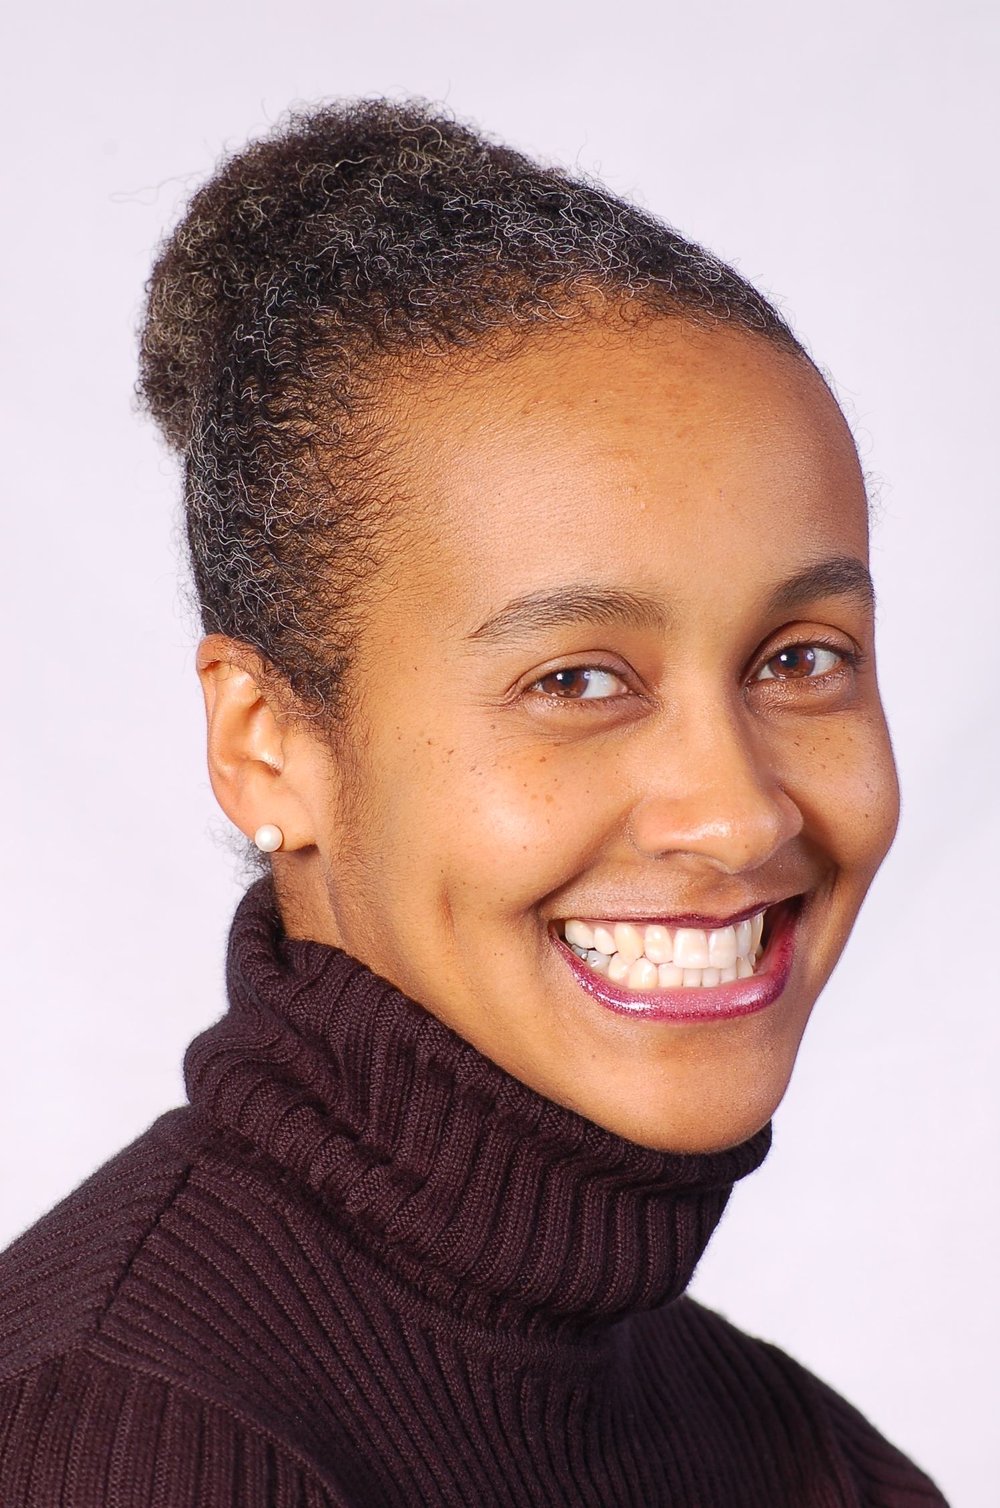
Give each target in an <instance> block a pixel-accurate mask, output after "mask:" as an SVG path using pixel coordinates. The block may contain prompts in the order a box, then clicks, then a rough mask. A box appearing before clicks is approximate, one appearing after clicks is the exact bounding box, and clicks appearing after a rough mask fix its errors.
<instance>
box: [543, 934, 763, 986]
mask: <svg viewBox="0 0 1000 1508" xmlns="http://www.w3.org/2000/svg"><path fill="white" fill-rule="evenodd" d="M567 946H569V947H570V948H571V949H572V951H573V952H574V953H575V954H576V956H577V958H579V959H580V960H581V961H582V962H584V963H586V964H588V965H589V967H590V968H592V969H593V970H594V972H595V973H597V974H602V975H606V976H607V978H608V979H610V980H611V982H612V983H613V984H620V985H624V986H626V987H627V988H628V989H632V990H638V991H642V990H656V989H660V990H668V989H712V988H714V986H716V985H719V984H732V983H733V982H734V981H736V980H737V979H749V978H750V977H751V975H752V974H753V973H754V968H755V965H756V964H757V963H758V962H759V960H760V957H761V954H762V953H763V951H764V950H763V947H759V948H758V949H757V951H756V953H755V954H754V957H753V958H752V959H750V958H737V960H736V963H735V965H734V966H733V967H731V968H728V969H682V968H680V967H678V965H677V964H674V963H661V964H654V963H650V961H649V960H648V959H646V958H639V959H637V960H636V961H635V963H628V962H626V960H625V959H624V958H622V956H621V954H620V953H612V954H611V956H610V957H609V956H608V954H607V953H599V952H597V950H596V949H594V948H590V949H587V948H579V947H577V946H576V944H575V943H569V944H568V945H567Z"/></svg>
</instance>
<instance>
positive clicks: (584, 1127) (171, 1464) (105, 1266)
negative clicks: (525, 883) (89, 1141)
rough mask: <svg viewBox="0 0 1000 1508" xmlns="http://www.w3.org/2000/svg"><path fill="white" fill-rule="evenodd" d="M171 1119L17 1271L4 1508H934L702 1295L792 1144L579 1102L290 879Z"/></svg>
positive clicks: (259, 920) (190, 1069) (821, 1396)
mask: <svg viewBox="0 0 1000 1508" xmlns="http://www.w3.org/2000/svg"><path fill="white" fill-rule="evenodd" d="M227 973H228V987H229V997H230V1008H229V1011H228V1013H227V1014H226V1015H225V1016H224V1017H223V1018H222V1020H221V1021H219V1022H218V1023H217V1024H216V1025H215V1026H213V1027H211V1028H210V1029H209V1030H208V1031H207V1032H205V1033H203V1034H202V1035H201V1036H200V1037H198V1038H197V1039H196V1040H195V1041H194V1042H193V1043H192V1045H191V1047H190V1049H189V1051H188V1054H187V1059H186V1064H185V1067H186V1077H187V1086H188V1095H189V1100H190V1103H189V1105H187V1106H185V1107H184V1108H183V1109H180V1110H175V1111H171V1112H169V1113H168V1114H167V1115H164V1116H162V1117H161V1118H160V1119H159V1120H158V1121H157V1122H155V1124H154V1125H153V1126H152V1127H150V1129H149V1130H148V1131H147V1132H146V1133H145V1134H144V1135H143V1136H142V1137H140V1138H139V1139H138V1141H136V1142H135V1143H134V1144H133V1145H132V1146H131V1147H129V1148H127V1149H126V1150H125V1151H123V1152H121V1153H120V1154H119V1155H118V1156H117V1157H116V1158H114V1159H113V1160H112V1161H111V1162H109V1163H107V1164H106V1165H105V1166H104V1167H103V1168H101V1169H100V1170H99V1171H98V1172H97V1173H95V1174H94V1175H93V1177H92V1178H90V1179H89V1180H88V1181H87V1182H86V1183H85V1184H83V1185H82V1186H81V1187H80V1188H79V1189H78V1190H77V1191H76V1192H75V1193H74V1194H73V1195H71V1196H70V1198H69V1199H67V1200H66V1201H65V1202H64V1203H63V1204H61V1205H60V1206H58V1207H57V1208H56V1209H55V1210H53V1211H52V1212H51V1213H50V1214H49V1215H47V1216H46V1217H45V1218H44V1219H43V1220H42V1221H40V1222H39V1223H38V1224H37V1225H36V1226H34V1227H33V1228H32V1229H31V1230H30V1231H28V1232H27V1233H26V1234H25V1235H24V1236H22V1237H21V1238H20V1239H19V1240H18V1241H17V1242H15V1244H14V1245H13V1246H12V1247H11V1248H10V1249H9V1250H8V1251H7V1252H6V1253H5V1254H4V1255H3V1257H2V1258H0V1334H2V1337H3V1340H2V1348H0V1505H2V1508H188V1505H190V1508H418V1505H422V1504H428V1505H438V1504H440V1505H449V1508H452V1505H454V1508H494V1505H495V1508H544V1505H573V1508H660V1505H663V1508H667V1505H670V1508H784V1505H788V1508H861V1505H864V1508H931V1505H940V1504H943V1503H944V1499H943V1498H942V1497H941V1495H940V1493H939V1492H937V1490H936V1489H935V1488H934V1487H933V1485H932V1484H931V1483H930V1482H929V1481H928V1479H927V1478H926V1477H925V1476H923V1475H922V1473H920V1472H919V1471H918V1470H917V1469H916V1468H915V1467H914V1466H912V1465H911V1464H910V1463H908V1462H907V1461H906V1460H905V1459H904V1457H903V1456H901V1455H900V1454H899V1452H897V1451H896V1450H895V1449H894V1448H893V1447H892V1446H890V1445H889V1444H887V1443H886V1442H885V1441H884V1440H883V1439H882V1438H881V1436H879V1435H878V1434H877V1433H876V1431H875V1430H873V1429H872V1428H871V1426H870V1425H869V1424H867V1423H866V1421H865V1420H864V1419H862V1417H861V1416H860V1415H859V1414H858V1413H857V1412H856V1411H855V1410H853V1409H852V1408H850V1406H849V1405H847V1404H846V1403H844V1402H843V1400H842V1399H840V1398H838V1397H837V1396H836V1395H835V1394H834V1393H832V1392H831V1391H830V1390H829V1389H828V1388H826V1387H825V1386H824V1385H823V1384H822V1383H820V1382H819V1381H818V1380H817V1379H815V1378H813V1377H812V1376H811V1375H810V1374H809V1373H808V1372H806V1371H805V1370H804V1369H803V1368H801V1367H800V1366H798V1365H797V1364H796V1363H795V1362H793V1361H792V1360H790V1359H789V1358H788V1357H787V1356H785V1355H784V1354H783V1353H782V1352H781V1351H779V1350H777V1349H776V1348H775V1347H773V1346H769V1345H766V1344H764V1343H762V1342H760V1341H756V1340H753V1339H751V1338H750V1337H748V1336H746V1335H743V1334H741V1333H740V1332H739V1331H737V1330H736V1329H734V1328H733V1327H732V1326H731V1325H729V1324H728V1323H727V1322H726V1321H725V1320H723V1319H721V1318H720V1317H719V1316H717V1315H714V1314H712V1313H711V1312H710V1311H708V1310H706V1309H704V1308H702V1307H701V1306H700V1305H698V1304H696V1303H694V1302H693V1301H692V1300H690V1299H689V1298H687V1297H685V1296H684V1290H685V1288H686V1286H687V1284H688V1282H689V1280H690V1278H691V1275H692V1273H693V1271H694V1268H695V1265H696V1263H697V1262H698V1260H699V1257H700V1256H701V1253H702V1251H703V1250H704V1247H705V1244H706V1242H707V1241H708V1239H709V1237H710V1236H711V1233H712V1231H713V1229H714V1227H715V1225H716V1224H717V1222H718V1220H719V1217H720V1216H721V1214H722V1211H723V1208H724V1206H725V1203H726V1200H727V1198H728V1195H729V1192H730V1189H731V1187H732V1184H733V1182H734V1181H735V1180H736V1179H738V1178H741V1177H743V1176H744V1175H745V1174H746V1173H748V1172H750V1171H751V1170H752V1169H754V1168H755V1167H757V1166H758V1164H759V1163H760V1161H761V1160H762V1158H763V1157H764V1155H765V1154H766V1151H767V1147H768V1143H769V1132H768V1131H763V1132H761V1133H760V1134H759V1135H757V1136H755V1137H753V1138H752V1139H751V1140H750V1141H748V1142H746V1143H745V1144H743V1145H742V1146H739V1147H736V1148H734V1149H732V1150H730V1151H726V1152H722V1153H717V1154H712V1155H707V1156H677V1155H673V1154H668V1153H662V1152H655V1151H651V1150H648V1149H646V1148H642V1147H639V1146H637V1145H636V1144H634V1143H632V1142H628V1141H625V1140H624V1139H622V1138H620V1137H617V1136H615V1135H614V1134H613V1133H611V1132H609V1131H605V1130H603V1129H602V1128H600V1127H598V1126H596V1125H594V1124H592V1123H591V1122H589V1121H587V1120H585V1119H583V1118H582V1117H580V1116H578V1115H576V1114H574V1113H573V1112H572V1111H569V1110H566V1109H564V1108H562V1107H560V1106H558V1105H555V1104H553V1103H551V1102H550V1101H548V1100H546V1099H544V1098H543V1097H542V1096H540V1095H538V1094H535V1093H534V1092H533V1091H532V1090H530V1089H528V1088H527V1087H526V1086H525V1085H523V1084H521V1083H520V1082H518V1081H517V1080H516V1079H513V1078H512V1077H510V1075H508V1074H507V1073H505V1072H504V1071H503V1070H502V1069H500V1068H499V1067H497V1065H495V1064H493V1063H491V1062H490V1061H489V1060H488V1059H486V1058H484V1057H483V1056H482V1055H481V1054H480V1053H478V1052H477V1051H476V1050H475V1049H474V1048H473V1047H471V1046H470V1045H469V1044H468V1043H466V1042H464V1041H463V1040H462V1039H461V1038H460V1037H458V1036H456V1035H455V1034H454V1033H453V1032H451V1031H450V1030H449V1029H448V1028H447V1027H445V1026H444V1025H443V1024H442V1023H440V1022H439V1021H437V1020H436V1019H435V1018H434V1017H433V1016H431V1015H430V1014H429V1013H428V1012H427V1011H425V1010H424V1009H423V1008H422V1007H421V1006H419V1005H418V1004H416V1003H415V1002H413V1001H411V1000H409V999H407V998H406V997H405V996H404V995H402V994H400V992H399V991H397V990H396V989H394V988H393V987H392V986H391V985H390V984H388V983H387V982H386V981H385V980H383V979H380V978H378V977H377V976H376V975H375V974H373V973H372V972H371V971H370V970H369V969H367V968H365V967H364V966H363V965H362V964H360V963H358V962H357V961H356V960H354V959H352V958H350V957H349V956H348V955H347V954H345V953H343V952H341V951H339V950H338V949H334V948H330V947H327V946H325V945H322V944H319V943H314V942H302V941H297V940H296V941H290V940H288V939H287V938H286V937H285V936H284V934H283V932H282V929H281V925H280V920H279V917H278V913H277V910H276V907H275V902H274V894H273V889H272V887H271V884H270V882H269V881H268V880H261V881H259V882H258V883H257V884H255V885H254V886H253V887H252V888H251V889H250V890H249V891H248V892H247V894H246V896H245V897H244V899H243V901H242V902H241V904H240V907H239V909H238V911H237V914H236V918H235V920H234V923H233V928H232V933H231V936H230V946H229V957H228V971H227Z"/></svg>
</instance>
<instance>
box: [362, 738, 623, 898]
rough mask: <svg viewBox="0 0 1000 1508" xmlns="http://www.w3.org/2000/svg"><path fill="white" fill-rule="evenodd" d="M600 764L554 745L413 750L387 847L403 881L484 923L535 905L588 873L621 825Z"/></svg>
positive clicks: (392, 805)
mask: <svg viewBox="0 0 1000 1508" xmlns="http://www.w3.org/2000/svg"><path fill="white" fill-rule="evenodd" d="M592 765H593V761H590V760H588V759H587V758H585V757H584V758H579V757H578V758H572V757H571V758H569V759H567V757H566V751H565V750H558V749H554V748H553V747H552V746H551V745H550V746H548V747H542V748H539V747H537V746H535V747H534V748H531V749H519V750H517V751H516V752H515V751H511V750H505V749H504V748H503V744H502V741H498V742H496V743H494V742H489V743H487V744H485V745H484V746H483V747H482V748H481V749H478V750H470V749H469V748H468V746H465V747H461V746H458V745H457V744H455V745H450V744H449V743H448V741H447V740H442V741H441V742H440V745H439V744H438V743H437V742H434V743H432V744H431V745H430V746H428V744H427V743H426V742H425V743H424V744H423V747H422V749H421V748H419V747H417V748H411V750H410V754H409V757H408V758H407V759H406V760H404V761H403V762H402V763H401V765H400V768H399V770H398V772H397V775H396V777H395V778H393V779H392V780H390V781H389V782H388V784H387V786H386V789H385V795H384V799H383V801H382V802H381V806H382V810H383V813H384V819H385V820H384V828H383V834H382V844H383V845H384V846H385V847H387V848H391V849H394V851H395V852H396V854H397V855H398V856H399V859H400V862H401V863H402V864H403V866H404V867H405V873H399V874H398V881H399V883H401V884H405V885H407V886H412V887H413V889H412V892H411V893H412V894H413V895H414V896H418V895H420V896H426V897H427V899H428V900H436V901H437V903H438V904H440V903H441V902H444V903H445V904H446V905H447V908H448V909H449V910H450V911H458V910H467V911H475V912H477V913H479V914H480V915H482V916H484V917H485V916H486V915H487V914H493V915H494V916H495V915H497V914H499V913H502V914H503V915H505V916H507V917H514V916H516V915H518V914H519V913H523V912H524V911H526V910H528V909H530V908H531V907H533V906H535V905H536V904H537V903H538V902H539V901H540V900H542V899H543V898H544V897H545V896H547V895H548V894H550V893H551V892H552V891H554V890H556V889H558V887H559V886H561V885H564V884H565V883H566V882H567V881H568V880H570V879H572V878H573V877H574V876H575V875H577V874H579V873H580V872H581V870H583V869H585V868H586V867H587V866H588V864H589V863H590V862H591V861H592V859H593V856H594V855H595V854H596V853H598V852H599V851H600V849H601V848H602V846H603V845H604V844H605V843H606V842H607V839H608V834H609V833H610V832H611V831H612V830H613V829H614V824H615V822H616V821H619V822H620V820H621V813H620V811H619V810H618V808H617V806H616V793H615V791H614V789H612V788H610V787H609V783H608V781H607V780H603V781H602V780H600V779H599V778H598V776H597V771H596V770H595V769H594V768H592V767H591V766H592ZM418 792H419V797H418V796H417V793H418Z"/></svg>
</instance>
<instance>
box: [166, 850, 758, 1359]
mask: <svg viewBox="0 0 1000 1508" xmlns="http://www.w3.org/2000/svg"><path fill="white" fill-rule="evenodd" d="M227 984H228V990H229V1001H230V1008H229V1011H228V1013H227V1014H226V1015H225V1016H224V1017H223V1018H222V1020H221V1021H219V1022H218V1023H217V1024H216V1025H215V1026H213V1027H211V1028H210V1029H209V1030H208V1031H207V1032H204V1033H203V1034H202V1035H201V1036H200V1037H198V1038H196V1039H195V1041H194V1042H193V1043H192V1044H191V1046H190V1048H189V1049H188V1053H187V1057H186V1060H185V1074H186V1081H187V1087H188V1093H189V1096H190V1099H191V1102H192V1105H193V1106H194V1108H195V1110H196V1112H197V1113H198V1114H199V1116H201V1117H202V1118H203V1119H204V1120H205V1121H207V1122H208V1123H209V1124H210V1125H211V1126H212V1127H214V1128H215V1129H216V1130H217V1131H218V1132H221V1133H223V1134H224V1135H228V1136H230V1137H236V1138H238V1139H239V1140H240V1141H241V1142H242V1143H244V1144H246V1143H248V1144H249V1145H250V1146H251V1147H252V1149H253V1150H254V1153H255V1154H256V1155H258V1156H263V1157H264V1158H266V1159H267V1160H269V1161H270V1162H271V1163H272V1164H276V1165H277V1166H278V1167H279V1168H280V1170H281V1171H282V1173H283V1174H284V1176H285V1177H286V1178H291V1179H292V1180H294V1181H296V1182H297V1183H298V1184H299V1185H300V1186H304V1187H305V1188H307V1189H308V1190H310V1191H311V1193H312V1195H313V1197H315V1198H317V1199H318V1200H319V1201H320V1202H321V1204H322V1206H323V1207H324V1208H325V1210H326V1211H327V1213H328V1215H329V1217H330V1219H331V1220H332V1222H333V1223H334V1224H335V1225H336V1227H337V1228H338V1230H339V1231H340V1233H341V1237H342V1238H346V1239H347V1240H348V1241H350V1242H351V1243H352V1244H353V1245H354V1247H355V1248H359V1247H360V1248H362V1249H363V1250H364V1251H365V1252H366V1253H367V1254H368V1255H369V1256H370V1257H372V1258H374V1259H375V1260H377V1261H378V1262H380V1263H381V1264H382V1265H383V1266H384V1267H386V1268H388V1269H390V1270H391V1271H392V1272H394V1273H395V1275H396V1276H397V1278H399V1279H401V1280H403V1281H404V1282H406V1283H408V1284H410V1285H413V1286H415V1287H416V1288H417V1289H418V1290H419V1291H422V1292H423V1293H424V1295H425V1296H426V1297H428V1298H430V1299H432V1300H435V1301H437V1302H439V1303H442V1304H444V1305H446V1306H447V1307H448V1309H449V1311H450V1312H451V1313H453V1314H462V1315H464V1316H466V1317H468V1318H470V1319H473V1318H474V1319H477V1320H480V1321H483V1322H488V1323H494V1324H496V1323H503V1324H505V1325H508V1326H516V1327H519V1328H522V1329H526V1330H529V1331H539V1330H546V1331H552V1330H557V1331H561V1332H565V1331H590V1330H593V1329H594V1328H595V1327H600V1326H602V1325H607V1324H610V1323H613V1322H614V1321H615V1320H617V1319H620V1318H622V1317H623V1316H625V1315H626V1314H629V1313H631V1312H634V1311H637V1310H641V1309H649V1308H653V1307H655V1306H658V1305H660V1304H664V1303H667V1302H669V1301H670V1300H671V1299H674V1298H676V1297H677V1296H678V1295H679V1294H681V1293H682V1292H683V1291H684V1289H685V1288H686V1287H687V1284H688V1282H689V1281H690V1279H691V1276H692V1274H693V1272H694V1269H695V1266H696V1265H697V1263H698V1261H699V1259H700V1257H701V1254H702V1252H703V1251H704V1248H705V1246H706V1245H707V1243H708V1240H709V1237H710V1236H711V1234H712V1232H713V1230H714V1229H715V1226H716V1225H717V1223H718V1221H719V1218H720V1216H721V1214H722V1211H723V1209H724V1208H725V1204H726V1201H727V1199H728V1197H729V1193H730V1190H731V1188H732V1185H733V1183H734V1182H735V1181H736V1180H737V1179H739V1178H742V1177H743V1176H744V1175H745V1174H747V1173H749V1172H752V1171H753V1169H754V1168H756V1167H758V1166H759V1164H760V1163H761V1162H762V1160H763V1158H764V1156H765V1155H766V1153H767V1150H768V1146H769V1145H770V1128H769V1127H766V1128H765V1129H764V1130H763V1131H760V1132H759V1133H758V1134H757V1135H756V1136H754V1137H752V1138H751V1139H750V1140H749V1141H747V1142H744V1143H743V1144H742V1145H740V1146H738V1147H734V1148H732V1149H730V1150H728V1151H725V1152H719V1153H712V1154H705V1155H696V1156H695V1155H680V1154H674V1153H666V1152H657V1151H654V1150H651V1149H649V1148H646V1147H642V1146H639V1145H637V1144H636V1143H634V1142H630V1141H627V1140H625V1139H624V1138H622V1137H619V1136H617V1135H615V1134H614V1133H613V1132H610V1131H607V1130H605V1129H603V1128H602V1127H600V1126H597V1125H595V1124H594V1123H593V1122H591V1121H588V1120H586V1119H585V1118H583V1117H582V1116H580V1115H577V1114H576V1113H575V1112H574V1111H572V1110H568V1109H565V1108H564V1107H563V1106H561V1105H557V1104H555V1103H553V1102H552V1101H550V1100H547V1099H545V1098H544V1097H543V1096H542V1095H540V1094H537V1093H536V1092H535V1091H534V1090H532V1089H529V1088H528V1087H527V1086H526V1085H524V1084H522V1083H521V1082H520V1081H519V1080H517V1079H515V1078H513V1077H511V1075H510V1074H508V1073H507V1072H506V1071H505V1070H504V1069H502V1068H500V1067H498V1066H497V1064H495V1063H493V1062H491V1061H490V1060H489V1059H488V1058H485V1057H484V1056H483V1055H482V1054H481V1053H480V1052H479V1051H478V1050H477V1049H476V1048H474V1047H472V1046H471V1045H470V1044H469V1043H467V1042H465V1041H464V1040H463V1039H462V1038H461V1037H459V1036H457V1035H456V1034H455V1033H454V1032H453V1031H452V1030H451V1029H450V1028H449V1027H447V1026H445V1025H444V1024H443V1023H442V1022H440V1021H438V1020H437V1019H436V1017H434V1016H432V1015H431V1014H430V1013H429V1012H428V1011H427V1010H426V1009H424V1007H423V1006H420V1005H418V1004H417V1003H416V1002H414V1001H412V1000H410V999H409V998H408V997H407V996H405V995H403V994H402V993H401V992H400V991H399V990H397V989H396V988H395V987H394V986H393V985H391V984H390V983H388V981H386V980H384V979H382V978H380V977H379V976H378V975H376V974H374V973H373V972H372V971H371V970H370V969H368V968H366V967H365V966H364V965H363V964H361V963H359V962H358V961H357V960H356V959H354V958H352V957H350V956H349V955H348V954H346V953H344V952H342V951H341V950H340V949H337V948H333V947H330V946H328V945H326V944H324V943H317V942H306V941H300V940H298V939H289V938H288V937H286V936H285V934H284V931H283V928H282V925H281V920H280V916H279V913H278V910H277V906H276V902H275V897H274V890H273V886H272V883H271V881H270V879H269V878H266V879H263V880H259V881H257V883H256V884H254V885H253V886H251V888H250V889H249V890H248V892H247V893H246V895H245V896H244V898H243V900H242V901H241V902H240V905H239V907H238V909H237V912H236V916H235V919H234V921H233V925H232V930H231V933H230V939H229V952H228V961H227Z"/></svg>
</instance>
